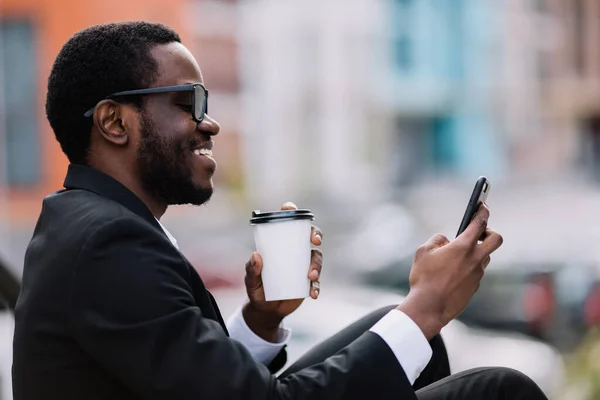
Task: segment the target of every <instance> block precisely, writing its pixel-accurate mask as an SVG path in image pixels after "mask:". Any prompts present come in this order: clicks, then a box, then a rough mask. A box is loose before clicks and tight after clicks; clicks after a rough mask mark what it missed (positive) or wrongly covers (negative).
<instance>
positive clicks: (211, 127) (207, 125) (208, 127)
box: [196, 114, 221, 136]
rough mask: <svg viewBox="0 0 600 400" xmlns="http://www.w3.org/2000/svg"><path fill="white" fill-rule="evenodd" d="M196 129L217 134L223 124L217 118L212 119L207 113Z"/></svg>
mask: <svg viewBox="0 0 600 400" xmlns="http://www.w3.org/2000/svg"><path fill="white" fill-rule="evenodd" d="M196 129H198V130H199V131H200V132H201V133H203V134H205V135H209V136H216V135H218V134H219V131H221V126H220V125H219V123H218V122H217V121H216V120H214V119H212V118H211V117H210V116H209V115H208V114H205V115H204V118H203V119H202V122H200V123H199V124H198V125H197V126H196Z"/></svg>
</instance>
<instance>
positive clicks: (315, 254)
mask: <svg viewBox="0 0 600 400" xmlns="http://www.w3.org/2000/svg"><path fill="white" fill-rule="evenodd" d="M322 269H323V253H322V252H321V250H319V249H312V251H311V258H310V268H309V269H308V279H309V280H310V282H311V287H310V297H312V298H313V299H316V298H317V297H319V293H320V289H321V288H320V285H319V277H320V276H321V270H322Z"/></svg>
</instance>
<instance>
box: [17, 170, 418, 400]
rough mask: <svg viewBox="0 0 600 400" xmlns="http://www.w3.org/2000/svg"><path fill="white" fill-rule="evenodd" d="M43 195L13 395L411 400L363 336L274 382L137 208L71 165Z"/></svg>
mask: <svg viewBox="0 0 600 400" xmlns="http://www.w3.org/2000/svg"><path fill="white" fill-rule="evenodd" d="M65 188H66V189H65V190H61V191H59V192H56V193H53V194H51V195H49V196H48V197H46V198H45V199H44V202H43V207H42V211H41V214H40V217H39V220H38V223H37V226H36V228H35V232H34V234H33V237H32V239H31V242H30V244H29V247H28V249H27V252H26V255H25V267H24V274H23V285H22V290H21V293H20V296H19V300H18V302H17V307H16V311H15V320H16V328H15V337H14V346H13V347H14V355H13V391H14V398H15V400H33V399H36V400H37V399H45V400H46V399H47V400H50V399H60V400H70V399H73V400H83V399H112V400H116V399H194V400H200V399H202V400H206V399H231V400H236V399H273V400H276V399H309V398H310V399H332V400H333V399H347V398H370V399H371V398H373V399H374V398H390V399H392V398H393V399H414V398H415V397H414V393H413V390H412V388H411V386H410V383H409V382H408V380H407V378H406V376H405V374H404V372H403V370H402V368H401V367H400V365H399V363H398V362H397V360H396V358H395V357H394V355H393V353H392V351H391V350H390V349H389V348H388V346H387V344H386V343H385V342H384V341H383V340H382V339H381V338H380V337H379V336H377V335H376V334H373V333H369V332H368V333H365V334H364V335H363V336H362V337H360V338H359V339H357V340H356V341H355V342H354V343H352V344H351V345H350V346H348V347H347V348H345V349H344V350H343V351H341V352H340V353H339V354H337V355H336V356H334V357H332V358H329V359H327V360H326V361H325V362H323V363H321V364H317V365H314V366H312V367H310V368H307V369H305V370H302V371H301V372H299V373H296V374H293V375H290V376H288V377H286V378H285V379H278V378H277V377H275V376H274V375H273V374H272V373H273V371H275V370H276V369H279V368H281V367H282V366H283V364H284V363H285V353H280V355H279V356H278V357H277V358H276V360H275V361H274V363H273V364H272V365H271V366H270V367H267V366H264V365H261V364H260V363H257V362H256V361H255V360H254V359H253V358H252V356H251V354H250V353H249V352H248V351H247V349H246V348H245V347H244V346H243V345H241V344H240V343H238V342H237V341H235V340H233V339H231V338H229V336H228V333H227V329H226V328H225V325H224V323H223V318H222V317H221V314H220V312H219V309H218V307H217V305H216V304H215V301H214V299H213V297H212V296H211V294H210V293H209V292H208V291H207V290H206V288H205V286H204V284H203V283H202V280H201V279H200V277H199V276H198V274H197V272H196V270H195V269H194V268H193V267H192V265H190V263H189V262H188V261H187V260H186V258H185V257H184V256H183V255H182V254H181V253H180V252H179V251H178V250H177V249H176V248H175V247H174V246H173V245H172V244H171V243H170V242H169V239H168V238H167V237H166V235H165V233H164V232H163V231H162V229H161V227H160V225H159V224H158V223H157V221H156V220H155V219H154V217H153V216H152V214H151V213H150V211H149V210H148V209H147V208H146V207H145V205H144V204H143V203H142V201H141V200H140V199H139V198H137V197H136V196H135V195H134V194H133V193H132V192H131V191H129V190H128V189H127V188H125V187H124V186H123V185H121V184H120V183H119V182H117V181H116V180H114V179H112V178H111V177H109V176H107V175H104V174H102V173H100V172H99V171H97V170H94V169H91V168H87V167H84V166H80V165H71V166H70V167H69V171H68V174H67V177H66V180H65Z"/></svg>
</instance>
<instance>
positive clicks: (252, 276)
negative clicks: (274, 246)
mask: <svg viewBox="0 0 600 400" xmlns="http://www.w3.org/2000/svg"><path fill="white" fill-rule="evenodd" d="M262 267H263V263H262V257H261V256H260V254H258V253H256V252H254V253H252V256H251V257H250V260H248V262H247V263H246V277H245V278H244V281H245V284H246V288H247V289H248V291H249V292H250V291H254V290H258V289H260V288H261V287H262V278H261V275H260V274H261V272H262Z"/></svg>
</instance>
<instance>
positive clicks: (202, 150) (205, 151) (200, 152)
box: [194, 148, 213, 158]
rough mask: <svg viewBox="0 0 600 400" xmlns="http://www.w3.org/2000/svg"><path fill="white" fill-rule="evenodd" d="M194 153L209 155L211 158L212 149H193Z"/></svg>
mask: <svg viewBox="0 0 600 400" xmlns="http://www.w3.org/2000/svg"><path fill="white" fill-rule="evenodd" d="M194 154H195V155H197V156H206V157H211V158H212V155H213V154H212V150H211V149H206V148H203V149H196V150H194Z"/></svg>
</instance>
